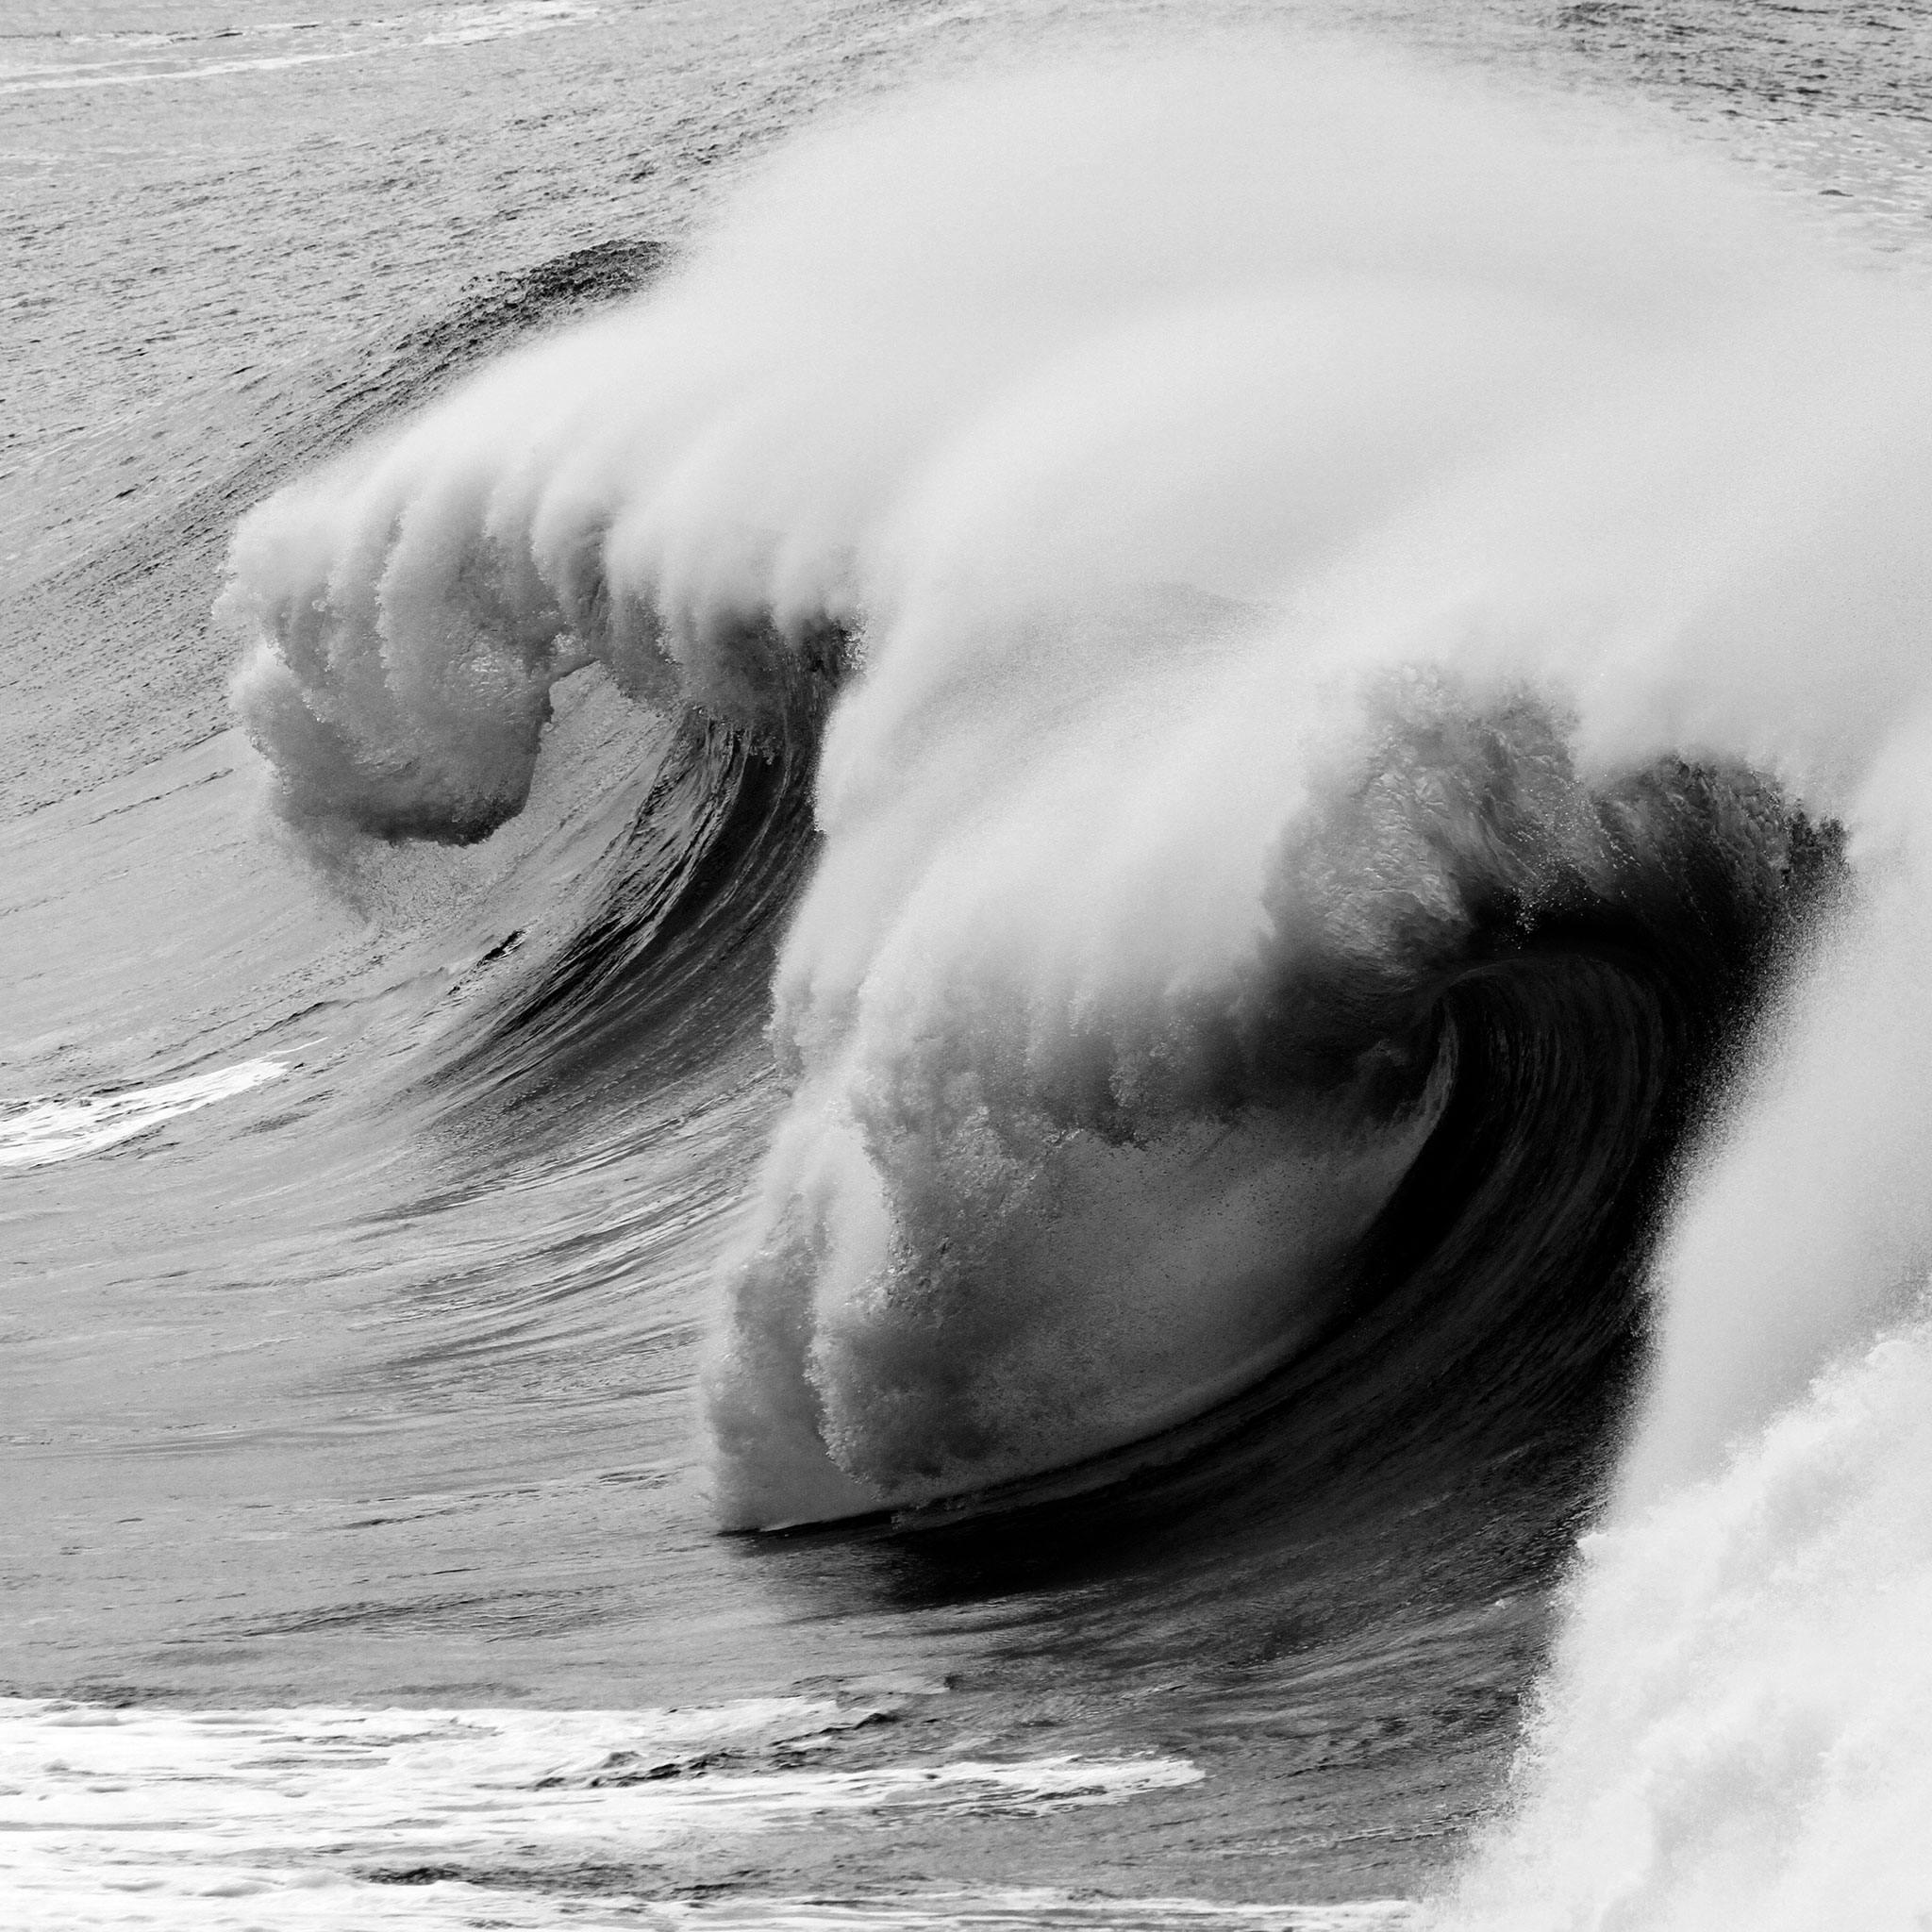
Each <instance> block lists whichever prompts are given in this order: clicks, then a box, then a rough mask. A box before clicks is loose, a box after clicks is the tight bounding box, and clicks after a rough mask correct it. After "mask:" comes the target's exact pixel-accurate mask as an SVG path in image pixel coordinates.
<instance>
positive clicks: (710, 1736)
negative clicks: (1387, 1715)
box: [0, 1698, 1201, 1932]
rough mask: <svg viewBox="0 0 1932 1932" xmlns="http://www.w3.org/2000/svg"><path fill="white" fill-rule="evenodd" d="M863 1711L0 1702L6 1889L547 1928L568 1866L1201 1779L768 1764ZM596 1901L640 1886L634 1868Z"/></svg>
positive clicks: (1042, 1768)
mask: <svg viewBox="0 0 1932 1932" xmlns="http://www.w3.org/2000/svg"><path fill="white" fill-rule="evenodd" d="M865 1714H866V1713H865V1712H863V1711H858V1712H854V1711H846V1710H841V1707H839V1706H837V1705H834V1704H830V1703H824V1702H817V1701H813V1700H809V1699H798V1698H782V1699H767V1700H756V1701H750V1702H745V1703H740V1704H734V1705H728V1706H723V1707H712V1708H695V1709H690V1710H657V1711H648V1710H647V1711H636V1712H622V1711H541V1710H462V1711H453V1710H423V1711H408V1710H382V1711H371V1710H345V1709H326V1708H296V1709H287V1710H264V1711H178V1710H159V1709H141V1708H134V1709H126V1710H113V1709H107V1708H103V1707H90V1706H75V1705H67V1704H61V1703H57V1702H37V1701H26V1700H11V1701H0V1890H4V1891H5V1895H6V1896H7V1897H8V1901H9V1904H10V1906H11V1907H12V1909H14V1910H15V1911H18V1912H23V1913H25V1915H26V1918H25V1923H28V1924H33V1925H34V1926H35V1927H36V1928H42V1927H51V1926H56V1925H89V1926H119V1925H135V1924H155V1925H161V1926H170V1925H181V1926H184V1927H187V1926H192V1927H195V1928H197V1932H212V1928H228V1927H235V1928H240V1927H242V1926H258V1925H272V1926H279V1925H284V1924H288V1925H304V1924H335V1925H342V1924H357V1925H361V1924H391V1923H408V1924H418V1925H425V1924H426V1925H468V1924H476V1923H479V1915H481V1916H482V1917H486V1918H487V1919H488V1920H489V1922H490V1923H501V1924H514V1925H525V1924H527V1925H550V1924H559V1923H569V1922H573V1920H574V1913H575V1910H577V1909H580V1907H575V1905H574V1902H573V1900H572V1899H571V1897H570V1896H569V1887H568V1874H569V1872H570V1870H571V1869H572V1867H573V1866H575V1865H580V1864H582V1863H583V1862H585V1861H587V1860H601V1861H605V1862H608V1863H612V1864H628V1865H634V1866H637V1867H648V1866H649V1864H650V1862H651V1860H652V1858H653V1857H654V1855H660V1854H663V1853H665V1852H667V1851H668V1850H671V1849H674V1848H678V1849H681V1850H682V1851H683V1852H685V1853H690V1852H691V1848H692V1847H693V1846H694V1845H695V1846H698V1847H700V1848H702V1847H703V1846H705V1845H707V1844H709V1843H713V1842H715V1844H716V1846H717V1847H718V1851H717V1854H716V1856H717V1857H719V1858H720V1859H723V1858H724V1857H725V1850H726V1848H727V1847H729V1846H731V1845H733V1844H735V1843H738V1842H739V1841H741V1840H743V1839H745V1838H746V1837H756V1836H757V1835H758V1834H759V1833H762V1832H766V1831H770V1830H773V1829H774V1828H777V1827H779V1826H784V1825H795V1824H808V1823H811V1822H813V1821H820V1822H828V1821H832V1820H836V1819H839V1818H851V1819H859V1818H869V1817H887V1818H890V1817H891V1816H893V1815H895V1814H902V1813H907V1812H917V1813H919V1814H921V1815H923V1816H932V1815H945V1814H947V1813H972V1814H974V1815H979V1814H986V1813H994V1814H999V1815H1004V1816H1008V1817H1016V1818H1024V1817H1031V1816H1037V1815H1041V1814H1042V1813H1046V1812H1052V1811H1056V1810H1060V1809H1064V1808H1067V1807H1090V1806H1095V1805H1114V1804H1119V1803H1122V1802H1124V1801H1125V1800H1128V1799H1131V1798H1133V1797H1135V1796H1137V1795H1139V1794H1142V1793H1147V1792H1153V1791H1158V1790H1173V1789H1174V1788H1177V1787H1182V1786H1186V1785H1189V1784H1191V1783H1194V1782H1196V1781H1198V1779H1199V1778H1200V1776H1201V1774H1200V1772H1199V1771H1198V1770H1197V1769H1195V1767H1194V1766H1192V1765H1191V1764H1190V1763H1188V1762H1187V1761H1186V1760H1185V1759H1181V1758H1174V1757H1117V1758H1091V1757H1075V1756H1072V1755H1067V1754H1058V1755H1053V1756H1047V1757H1034V1758H1026V1759H1021V1760H1014V1761H992V1760H974V1759H952V1760H943V1761H938V1762H929V1763H899V1764H886V1765H879V1766H874V1767H870V1768H865V1769H855V1770H846V1771H841V1770H819V1769H811V1770H788V1769H783V1768H776V1767H775V1766H774V1765H772V1764H770V1763H764V1762H760V1759H759V1754H760V1752H761V1751H768V1750H769V1749H770V1747H772V1746H774V1744H777V1743H781V1742H787V1741H790V1742H793V1743H798V1742H804V1741H808V1740H817V1741H819V1742H821V1743H823V1742H824V1741H825V1740H827V1739H829V1738H831V1737H834V1736H836V1735H837V1734H838V1733H839V1732H840V1731H841V1729H843V1728H846V1727H849V1726H850V1725H852V1724H855V1723H856V1722H857V1721H858V1719H860V1718H862V1717H863V1716H864V1715H865ZM718 1754H730V1755H729V1756H728V1757H726V1758H725V1759H724V1763H723V1764H717V1763H715V1762H713V1761H711V1760H714V1759H715V1758H716V1757H717V1755H718ZM383 1873H387V1874H391V1878H390V1879H389V1880H388V1881H387V1882H385V1881H384V1880H383V1879H382V1878H381V1877H379V1876H375V1875H372V1874H383ZM396 1874H402V1875H403V1876H404V1878H405V1880H406V1882H404V1883H397V1882H395V1877H396ZM436 1874H461V1875H445V1876H441V1877H439V1876H437V1875H436ZM546 1878H554V1879H556V1881H557V1882H556V1883H554V1884H551V1885H549V1886H548V1887H546ZM599 1902H600V1907H605V1906H608V1907H615V1906H617V1905H618V1904H621V1903H625V1902H627V1903H629V1904H630V1905H631V1906H633V1907H634V1906H636V1905H637V1903H638V1900H637V1898H636V1897H634V1896H629V1895H628V1894H627V1893H626V1892H625V1888H623V1887H619V1889H618V1894H616V1895H611V1896H607V1895H606V1894H604V1893H602V1892H600V1893H599ZM486 1907H487V1911H486V1909H485V1908H486ZM761 1909H762V1908H761ZM771 1909H772V1910H773V1911H781V1907H772V1908H771ZM707 1922H708V1923H711V1922H712V1921H711V1920H710V1919H709V1917H708V1916H707ZM647 1923H649V1922H647ZM717 1923H731V1921H730V1920H728V1918H727V1919H724V1920H720V1921H717ZM744 1923H746V1924H755V1923H756V1924H782V1923H787V1922H786V1921H785V1920H784V1918H783V1917H782V1915H781V1916H779V1917H776V1918H774V1917H772V1916H770V1915H769V1914H767V1915H766V1916H764V1917H752V1918H748V1919H746V1920H745V1921H744ZM888 1923H890V1920H889V1921H888ZM1069 1923H1077V1921H1070V1922H1069Z"/></svg>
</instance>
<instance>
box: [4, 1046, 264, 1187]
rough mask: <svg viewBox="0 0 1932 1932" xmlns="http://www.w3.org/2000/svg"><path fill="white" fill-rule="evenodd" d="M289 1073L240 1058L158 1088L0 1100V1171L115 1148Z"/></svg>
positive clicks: (35, 1165) (38, 1165) (36, 1165)
mask: <svg viewBox="0 0 1932 1932" xmlns="http://www.w3.org/2000/svg"><path fill="white" fill-rule="evenodd" d="M288 1071H289V1069H288V1067H287V1066H286V1064H284V1062H282V1061H281V1060H274V1059H255V1060H241V1061H238V1062H237V1063H236V1064H235V1065H234V1066H232V1067H221V1068H217V1069H216V1070H215V1071H214V1072H212V1073H208V1074H190V1075H189V1077H188V1078H186V1079H185V1080H167V1081H163V1082H162V1083H161V1084H160V1085H159V1086H158V1087H136V1088H132V1089H130V1090H129V1091H126V1092H125V1093H97V1094H90V1095H86V1096H83V1097H82V1098H80V1099H78V1100H6V1101H0V1168H6V1167H42V1166H45V1165H46V1164H48V1163H49V1162H51V1161H56V1160H73V1159H75V1158H77V1157H78V1156H80V1155H83V1154H98V1153H100V1152H101V1151H102V1150H103V1149H104V1148H108V1147H115V1146H119V1145H120V1143H121V1142H122V1141H131V1140H133V1139H134V1138H135V1137H136V1136H137V1135H140V1134H145V1133H149V1132H152V1131H153V1129H154V1128H156V1127H158V1126H159V1125H160V1124H161V1123H162V1122H163V1121H171V1120H174V1119H175V1118H176V1117H177V1116H178V1115H181V1114H184V1113H193V1112H194V1111H195V1110H196V1109H197V1108H204V1107H212V1106H213V1105H214V1104H215V1103H216V1102H217V1101H219V1100H230V1099H233V1098H234V1096H235V1095H236V1094H238V1093H246V1092H248V1091H251V1090H252V1089H254V1088H257V1087H259V1086H261V1085H263V1084H264V1082H266V1081H269V1080H279V1079H280V1078H281V1077H282V1075H283V1074H286V1073H287V1072H288Z"/></svg>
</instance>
